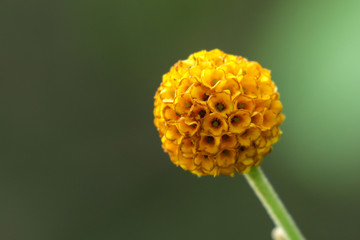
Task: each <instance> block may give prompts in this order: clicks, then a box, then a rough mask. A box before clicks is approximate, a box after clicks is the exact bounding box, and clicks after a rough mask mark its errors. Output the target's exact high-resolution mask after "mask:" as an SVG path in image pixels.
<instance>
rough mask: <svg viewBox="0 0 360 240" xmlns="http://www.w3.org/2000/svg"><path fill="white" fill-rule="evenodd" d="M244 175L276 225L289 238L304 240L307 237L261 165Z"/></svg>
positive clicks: (290, 239)
mask: <svg viewBox="0 0 360 240" xmlns="http://www.w3.org/2000/svg"><path fill="white" fill-rule="evenodd" d="M244 175H245V177H246V179H247V180H248V182H249V184H250V186H251V187H252V188H253V190H254V192H255V193H256V195H257V196H258V198H259V199H260V201H261V203H262V204H263V206H264V207H265V209H266V211H267V212H268V214H269V215H270V217H271V219H272V220H273V221H274V223H275V225H276V226H277V227H280V228H282V229H283V230H284V232H285V233H286V235H287V237H288V239H289V240H304V239H305V238H304V237H303V236H302V235H301V232H300V230H299V229H298V227H297V226H296V224H295V222H294V220H293V219H292V218H291V216H290V214H289V213H288V211H287V210H286V208H285V206H284V204H283V203H282V202H281V200H280V198H279V197H278V196H277V194H276V192H275V190H274V189H273V187H272V186H271V184H270V182H269V181H268V180H267V178H266V176H265V175H264V173H263V171H262V170H261V169H260V167H252V168H251V170H250V172H249V173H246V174H244Z"/></svg>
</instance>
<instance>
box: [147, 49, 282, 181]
mask: <svg viewBox="0 0 360 240" xmlns="http://www.w3.org/2000/svg"><path fill="white" fill-rule="evenodd" d="M279 97H280V95H279V93H278V92H277V87H276V86H275V84H274V82H273V81H272V80H271V75H270V71H269V70H267V69H265V68H262V67H261V66H260V64H259V63H257V62H254V61H248V60H247V59H245V58H243V57H240V56H234V55H230V54H226V53H224V52H222V51H220V50H218V49H215V50H212V51H200V52H197V53H194V54H192V55H190V56H189V58H188V59H186V60H182V61H178V62H177V63H176V64H175V65H174V66H173V67H171V69H170V71H169V72H168V73H166V74H165V75H164V76H163V80H162V83H161V85H160V87H159V88H158V90H157V92H156V94H155V103H154V117H155V119H154V123H155V126H156V127H157V129H158V131H159V134H160V137H161V142H162V147H163V149H164V151H165V152H167V153H168V154H169V156H170V159H171V161H172V162H173V163H174V164H175V165H177V166H180V167H181V168H183V169H184V170H188V171H190V172H192V173H194V174H196V175H198V176H203V175H213V176H218V175H220V174H224V175H231V176H233V175H234V173H235V171H236V172H238V173H239V174H241V173H246V172H248V171H249V170H250V168H251V167H252V166H259V165H260V164H261V162H262V160H263V158H264V156H266V155H267V154H268V153H270V151H271V149H272V146H273V144H274V143H276V142H277V141H278V140H279V138H280V134H281V131H280V129H279V125H280V124H281V123H282V122H283V121H284V119H285V116H284V115H283V114H282V113H281V111H282V104H281V102H280V100H279Z"/></svg>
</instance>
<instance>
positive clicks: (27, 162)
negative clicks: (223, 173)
mask: <svg viewBox="0 0 360 240" xmlns="http://www.w3.org/2000/svg"><path fill="white" fill-rule="evenodd" d="M359 10H360V1H296V2H295V1H250V0H248V1H235V0H232V1H229V0H224V1H214V0H209V1H190V0H182V1H165V0H161V1H139V0H133V1H130V0H127V1H45V0H43V1H39V0H36V1H25V0H11V1H10V0H3V1H1V3H0V27H1V28H0V29H1V34H0V47H1V50H0V68H1V70H0V91H1V93H0V124H1V134H0V146H1V151H0V189H1V193H0V239H4V240H13V239H14V240H18V239H26V240H28V239H36V240H42V239H46V240H47V239H52V240H57V239H88V240H91V239H111V240H112V239H227V238H231V239H270V231H271V229H272V227H273V224H272V222H271V221H270V219H269V218H268V216H267V214H266V212H265V211H264V209H263V208H262V206H261V205H260V203H259V201H258V199H257V198H256V197H255V195H254V194H253V192H252V190H251V189H250V188H249V187H248V186H247V183H246V181H245V180H244V178H243V177H242V176H236V177H234V178H229V177H219V178H216V179H214V178H212V177H203V178H197V177H196V176H194V175H191V174H190V173H187V172H184V171H182V170H181V169H180V168H176V167H175V166H174V165H173V164H172V163H171V162H170V160H169V158H168V156H167V155H166V154H165V153H163V151H162V149H161V143H160V139H159V137H158V133H157V131H156V129H155V127H154V126H153V116H152V109H153V96H154V94H155V91H156V89H157V87H158V86H159V84H160V82H161V78H162V74H164V73H166V72H167V71H168V70H169V68H170V66H171V65H172V64H174V63H175V62H176V61H177V60H179V59H185V58H187V56H188V55H189V54H191V53H193V52H195V51H199V50H202V49H207V50H211V49H214V48H219V49H221V50H223V51H225V52H227V53H231V54H236V55H242V56H244V57H247V58H248V59H250V60H256V61H258V62H260V64H261V65H262V66H263V67H265V68H268V69H271V70H272V78H273V80H274V81H275V82H276V84H277V85H278V87H279V91H280V93H281V99H282V102H283V105H284V113H285V114H286V117H287V118H286V121H285V122H284V124H283V126H282V130H283V132H284V134H283V135H282V139H281V140H280V142H278V143H277V144H276V146H275V148H274V151H273V152H272V153H271V154H270V155H269V156H268V157H266V159H265V161H264V164H263V165H262V166H263V169H264V171H265V172H266V173H267V175H268V177H269V178H270V179H271V181H272V183H273V184H274V186H275V188H276V189H277V191H278V193H279V195H280V196H281V197H282V199H283V200H284V202H285V203H286V205H287V207H288V209H289V210H290V212H291V213H292V214H293V216H294V218H295V219H296V221H297V223H298V225H299V226H300V228H301V229H302V230H303V232H304V234H305V236H307V238H308V239H360V228H359V222H360V207H359V202H360V190H359V184H360V175H359V169H360V161H359V160H360V157H359V156H360V147H359V142H360V141H359V136H360V128H359V123H360V110H359V106H358V103H359V102H360V95H359V89H360V77H359V69H360V67H359V65H360V60H359V55H360V25H359V24H360V15H359Z"/></svg>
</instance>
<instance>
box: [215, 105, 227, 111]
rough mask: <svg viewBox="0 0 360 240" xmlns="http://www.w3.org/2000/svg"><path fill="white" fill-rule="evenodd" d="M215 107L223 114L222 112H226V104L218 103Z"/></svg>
mask: <svg viewBox="0 0 360 240" xmlns="http://www.w3.org/2000/svg"><path fill="white" fill-rule="evenodd" d="M215 107H216V109H217V110H218V111H219V112H221V111H222V110H224V108H225V106H224V104H222V103H217V104H216V105H215Z"/></svg>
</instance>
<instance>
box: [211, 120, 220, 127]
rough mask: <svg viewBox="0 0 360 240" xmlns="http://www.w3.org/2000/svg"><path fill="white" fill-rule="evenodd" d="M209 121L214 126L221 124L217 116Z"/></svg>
mask: <svg viewBox="0 0 360 240" xmlns="http://www.w3.org/2000/svg"><path fill="white" fill-rule="evenodd" d="M211 123H212V125H213V127H216V128H217V127H219V126H220V125H221V121H220V120H219V119H217V118H214V119H213V120H212V122H211Z"/></svg>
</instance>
